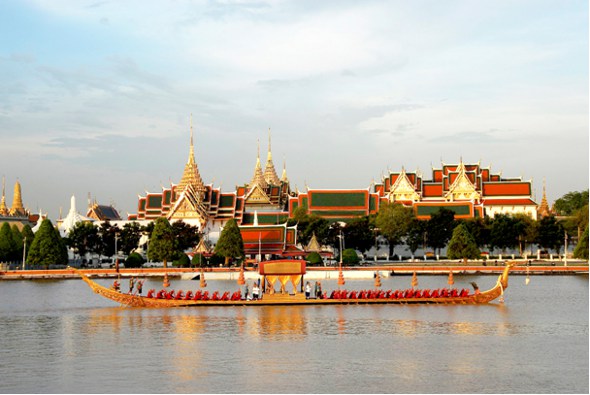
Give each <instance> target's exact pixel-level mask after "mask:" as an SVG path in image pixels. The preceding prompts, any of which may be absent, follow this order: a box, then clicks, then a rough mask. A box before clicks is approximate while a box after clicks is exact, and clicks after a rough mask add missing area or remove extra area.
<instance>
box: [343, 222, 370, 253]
mask: <svg viewBox="0 0 590 395" xmlns="http://www.w3.org/2000/svg"><path fill="white" fill-rule="evenodd" d="M374 228H375V226H374V225H373V224H372V223H371V221H370V220H369V217H368V216H364V217H359V218H355V219H353V220H351V221H350V222H349V223H348V224H347V225H346V227H345V228H344V237H345V240H346V245H347V246H349V247H351V248H354V249H357V250H359V251H361V252H365V251H367V250H369V249H370V248H371V247H372V246H373V245H374V244H375V235H374V232H373V229H374Z"/></svg>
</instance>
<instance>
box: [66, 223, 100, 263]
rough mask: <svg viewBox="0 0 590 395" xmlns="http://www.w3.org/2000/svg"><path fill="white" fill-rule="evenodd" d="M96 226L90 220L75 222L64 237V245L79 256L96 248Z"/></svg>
mask: <svg viewBox="0 0 590 395" xmlns="http://www.w3.org/2000/svg"><path fill="white" fill-rule="evenodd" d="M98 240H99V235H98V228H97V227H96V225H94V224H93V223H92V222H89V221H81V222H77V223H76V224H75V225H74V227H73V228H72V229H70V232H69V233H68V235H67V236H66V238H65V242H66V245H67V246H69V247H70V248H71V249H72V250H73V251H74V254H78V256H79V257H80V258H82V257H85V256H86V254H88V253H91V252H95V251H96V250H97V245H98Z"/></svg>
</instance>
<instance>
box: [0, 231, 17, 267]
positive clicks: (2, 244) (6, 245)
mask: <svg viewBox="0 0 590 395" xmlns="http://www.w3.org/2000/svg"><path fill="white" fill-rule="evenodd" d="M17 248H18V247H17V245H16V242H15V240H14V236H13V234H12V230H11V229H10V225H9V224H8V222H4V223H3V224H2V226H1V227H0V261H4V262H9V261H12V260H13V259H14V256H15V255H16V251H17Z"/></svg>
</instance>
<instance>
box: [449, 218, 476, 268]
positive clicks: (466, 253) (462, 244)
mask: <svg viewBox="0 0 590 395" xmlns="http://www.w3.org/2000/svg"><path fill="white" fill-rule="evenodd" d="M480 254H481V252H480V251H479V248H477V243H476V242H475V238H474V237H473V236H472V235H471V233H469V231H468V230H467V227H466V226H465V224H463V223H461V224H459V225H458V226H456V227H455V229H454V230H453V236H452V237H451V241H449V247H448V249H447V255H448V258H449V259H463V262H467V259H478V258H479V257H480Z"/></svg>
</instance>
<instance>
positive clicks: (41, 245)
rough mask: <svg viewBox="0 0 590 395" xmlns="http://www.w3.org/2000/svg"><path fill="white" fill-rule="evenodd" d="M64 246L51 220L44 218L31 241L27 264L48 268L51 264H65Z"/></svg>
mask: <svg viewBox="0 0 590 395" xmlns="http://www.w3.org/2000/svg"><path fill="white" fill-rule="evenodd" d="M64 247H65V244H64V243H63V242H62V241H61V237H59V236H58V233H57V232H56V230H55V228H54V227H53V225H52V224H51V221H50V220H49V219H48V218H45V219H44V220H43V221H42V222H41V226H40V227H39V230H38V231H37V233H35V238H34V239H33V242H32V243H31V248H30V249H29V254H28V256H27V264H29V265H41V266H45V268H48V267H49V265H51V264H54V265H55V264H65V263H67V261H66V262H64V255H63V248H64ZM66 254H67V252H66ZM66 259H67V256H66Z"/></svg>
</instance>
